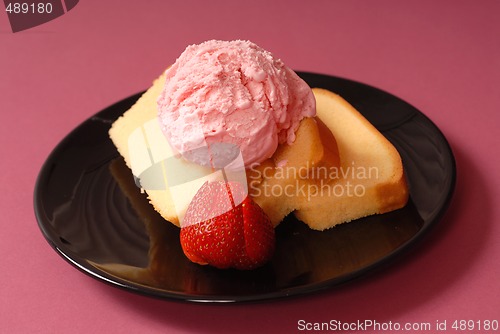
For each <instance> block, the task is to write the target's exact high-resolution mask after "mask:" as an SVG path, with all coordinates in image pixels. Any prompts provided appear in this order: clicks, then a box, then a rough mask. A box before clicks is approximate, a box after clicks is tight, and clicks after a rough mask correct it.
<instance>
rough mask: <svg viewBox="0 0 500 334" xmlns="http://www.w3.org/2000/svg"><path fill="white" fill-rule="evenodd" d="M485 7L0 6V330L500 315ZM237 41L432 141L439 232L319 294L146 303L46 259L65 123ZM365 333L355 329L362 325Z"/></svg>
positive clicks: (494, 64)
mask: <svg viewBox="0 0 500 334" xmlns="http://www.w3.org/2000/svg"><path fill="white" fill-rule="evenodd" d="M499 13H500V2H498V1H494V0H486V1H430V0H426V1H420V0H419V1H416V0H415V1H397V0H394V1H391V0H382V1H359V0H357V1H326V0H325V1H319V0H318V1H284V0H282V1H271V0H252V1H229V0H228V1H221V0H211V1H193V0H182V1H160V0H158V1H123V0H120V1H119V0H113V1H109V0H108V1H98V0H85V1H84V0H82V1H80V3H79V4H78V5H77V6H76V7H75V8H74V9H73V10H71V11H70V12H69V13H67V14H66V15H63V16H62V17H60V18H58V19H56V20H54V21H51V22H49V23H47V24H44V25H41V26H39V27H36V28H33V29H30V30H27V31H24V32H19V33H16V34H13V33H12V32H11V30H10V27H9V24H8V21H7V15H6V14H5V13H0V115H1V122H0V139H1V140H0V149H1V151H0V154H1V158H0V184H1V191H0V213H1V215H0V221H1V224H2V225H1V226H2V230H1V234H0V254H1V258H0V268H2V275H1V276H0V332H2V333H78V332H82V333H101V332H110V333H116V332H127V333H129V332H130V333H189V332H203V333H224V332H228V333H233V332H241V333H254V332H274V333H281V332H287V333H290V332H295V331H297V323H298V321H299V320H300V319H303V320H306V321H308V322H328V321H330V320H332V319H333V320H339V321H342V322H349V321H356V320H365V319H371V320H376V321H378V322H389V321H391V322H393V323H394V322H399V323H406V322H430V323H431V324H433V326H434V325H435V323H436V321H444V320H447V321H448V329H450V326H451V322H452V321H453V320H455V319H459V320H460V319H464V320H469V319H470V320H476V321H477V320H493V319H496V320H500V313H499V310H500V298H498V296H499V295H500V294H499V290H500V288H499V284H498V278H499V273H500V269H499V268H500V266H499V260H500V256H499V252H500V242H499V232H500V224H499V223H500V212H499V209H498V206H497V205H496V203H498V202H499V199H500V198H499V196H500V191H499V189H500V177H499V171H498V170H499V167H500V156H499V154H498V153H499V149H498V147H499V145H500V140H499V131H498V126H499V125H500V122H499V121H500V116H499V114H500V98H499V96H500V94H499V87H500V37H499V36H500V21H499V19H498V15H499ZM212 38H217V39H237V38H240V39H250V40H252V41H253V42H255V43H257V44H259V45H260V46H262V47H263V48H265V49H268V50H270V51H271V52H273V53H274V54H275V55H276V56H278V57H280V58H281V59H283V60H284V61H285V63H286V64H288V65H289V66H290V67H292V68H294V69H296V70H303V71H311V72H319V73H324V74H330V75H337V76H341V77H347V78H350V79H354V80H358V81H361V82H364V83H368V84H371V85H374V86H376V87H379V88H382V89H384V90H386V91H389V92H391V93H393V94H395V95H397V96H399V97H401V98H402V99H404V100H406V101H408V102H409V103H411V104H413V105H414V106H416V107H417V108H418V109H420V110H422V111H423V112H424V113H425V114H426V115H428V116H429V117H430V118H431V119H432V120H433V121H434V122H435V123H436V124H437V125H438V126H439V127H440V128H441V129H442V131H443V132H444V134H445V135H446V137H447V138H448V140H449V142H450V144H451V146H452V147H453V150H454V153H455V155H456V160H457V165H458V183H457V189H456V194H455V197H454V200H453V202H452V204H451V207H450V209H449V211H448V213H447V214H446V216H445V218H444V219H443V221H442V223H441V224H439V225H438V227H437V228H436V229H435V230H433V231H432V233H431V234H430V235H428V237H427V238H426V239H425V240H424V241H423V242H422V243H421V244H420V245H419V246H418V247H417V248H416V249H414V251H412V252H411V253H410V254H408V255H407V256H405V257H404V258H402V259H401V260H400V261H398V262H396V263H394V264H393V265H391V266H390V267H388V268H386V269H385V270H383V271H381V272H378V273H376V274H373V275H370V276H368V277H365V278H363V279H360V280H357V281H355V282H352V283H349V284H347V285H344V286H342V287H339V288H336V289H331V290H328V291H325V292H322V293H320V294H315V295H310V296H306V297H301V298H292V299H288V300H282V301H279V302H267V303H257V304H246V305H225V306H213V305H193V304H185V303H178V302H171V301H162V300H156V299H150V298H146V297H143V296H139V295H135V294H131V293H128V292H125V291H121V290H118V289H115V288H111V287H109V286H107V285H105V284H103V283H101V282H98V281H96V280H94V279H92V278H90V277H88V276H86V275H84V274H82V273H81V272H79V271H78V270H76V269H74V268H73V267H72V266H70V265H69V264H67V263H66V262H65V261H64V260H63V259H62V258H61V257H60V256H58V255H57V254H56V253H55V252H54V251H53V250H52V249H51V247H50V246H49V245H48V243H47V242H46V241H45V239H44V237H43V236H42V234H41V232H40V230H39V228H38V226H37V223H36V220H35V216H34V213H33V204H32V202H33V188H34V184H35V178H36V176H37V174H38V172H39V169H40V167H41V165H42V164H43V162H44V161H45V159H46V158H47V156H48V154H49V153H50V152H51V150H52V149H53V148H54V147H55V145H56V144H57V143H58V142H59V141H60V140H61V139H62V138H63V137H64V136H65V135H66V134H67V133H68V132H69V131H71V130H72V129H73V128H74V127H76V126H77V125H79V124H80V123H81V122H82V121H84V120H85V119H87V118H88V117H90V116H91V115H93V114H94V113H96V112H97V111H99V110H102V109H103V108H105V107H106V106H108V105H110V104H112V103H114V102H116V101H118V100H120V99H122V98H124V97H127V96H129V95H131V94H134V93H136V92H138V91H140V90H143V89H145V88H147V87H148V86H149V84H150V82H151V81H152V80H153V78H155V77H156V76H158V75H159V74H160V72H161V71H162V70H164V69H165V67H166V66H168V65H169V64H171V63H172V62H173V61H175V59H176V57H177V56H178V55H179V54H180V53H181V52H182V51H183V49H184V48H185V47H186V46H187V45H188V44H192V43H198V42H202V41H204V40H207V39H212ZM366 332H369V331H365V333H366Z"/></svg>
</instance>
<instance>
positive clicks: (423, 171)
mask: <svg viewBox="0 0 500 334" xmlns="http://www.w3.org/2000/svg"><path fill="white" fill-rule="evenodd" d="M299 75H300V76H301V77H302V78H304V79H305V80H306V81H307V82H308V83H309V85H310V86H311V87H322V88H326V89H329V90H331V91H334V92H337V93H339V94H340V95H342V96H343V97H344V98H345V99H346V100H347V101H349V102H350V103H351V104H353V105H354V107H356V108H357V109H358V110H359V111H360V112H361V113H363V114H364V115H365V117H366V118H367V119H368V120H369V121H370V122H372V123H373V124H374V125H375V126H376V127H377V128H378V129H379V130H380V131H381V132H382V133H383V134H384V135H385V136H386V137H387V138H388V139H389V140H390V141H391V142H392V143H393V144H394V145H395V147H396V148H397V149H398V151H399V152H400V154H401V156H402V159H403V163H404V167H405V170H406V173H407V178H408V182H409V186H410V201H409V203H408V205H407V206H406V207H405V208H403V209H400V210H397V211H394V212H391V213H387V214H384V215H376V216H371V217H368V218H364V219H359V220H357V221H354V222H351V223H349V224H343V225H340V226H338V227H336V228H333V229H330V230H327V231H324V232H317V231H312V230H310V229H309V228H308V227H306V226H305V225H304V224H302V223H300V222H298V221H297V220H296V219H295V218H294V217H293V215H291V216H290V217H288V218H286V221H284V222H283V223H282V224H280V226H279V227H278V228H277V230H276V236H277V245H276V247H277V249H276V253H275V256H274V258H273V259H272V261H271V262H270V263H269V264H267V265H266V266H264V267H262V268H260V269H257V270H254V271H250V272H240V271H236V270H218V269H214V268H210V267H206V266H199V265H196V264H193V263H191V262H189V261H188V260H187V259H186V258H185V257H184V255H183V253H182V250H181V248H180V244H179V230H178V228H176V227H174V226H173V225H172V224H170V223H166V222H165V221H164V220H163V219H162V218H161V217H159V215H158V214H157V213H156V212H155V211H154V210H153V209H152V208H151V207H150V205H149V204H148V203H147V200H146V199H145V197H144V195H143V194H141V193H140V191H139V190H138V189H137V188H136V187H135V185H134V180H133V178H132V174H131V172H130V171H129V170H128V169H127V167H126V166H125V164H124V162H123V160H122V159H121V157H120V156H119V154H118V153H117V151H116V149H115V147H114V146H113V144H112V143H111V141H110V139H109V138H108V129H109V127H110V125H111V123H112V122H113V121H114V120H115V119H116V118H117V117H119V116H120V115H121V114H122V113H123V112H124V111H126V110H127V109H128V108H129V107H130V106H131V105H132V104H133V103H134V102H135V101H136V100H137V99H138V97H139V96H140V95H141V94H142V93H141V94H136V95H134V96H131V97H129V98H127V99H125V100H123V101H121V102H118V103H116V104H114V105H112V106H111V107H109V108H106V109H105V110H103V111H101V112H99V113H97V114H96V115H95V116H93V117H91V118H90V119H88V120H87V121H85V122H84V123H83V124H81V125H80V126H79V127H78V128H76V129H75V130H74V131H73V132H71V133H70V134H69V135H68V136H67V137H66V138H65V139H64V140H63V141H62V142H61V143H60V144H59V145H58V146H57V147H56V148H55V149H54V151H53V152H52V153H51V155H50V156H49V158H48V159H47V161H46V162H45V164H44V165H43V167H42V169H41V172H40V175H39V177H38V180H37V184H36V188H35V196H34V204H35V213H36V217H37V219H38V223H39V226H40V228H41V230H42V232H43V234H44V236H45V238H46V239H47V240H48V242H49V243H50V245H51V246H52V247H53V248H54V249H55V250H56V251H57V252H58V253H59V254H60V255H61V256H62V257H64V258H65V259H66V260H67V261H68V262H70V263H71V264H72V265H74V266H75V267H77V268H78V269H80V270H82V271H83V272H84V273H86V274H89V275H90V276H92V277H94V278H96V279H98V280H101V281H104V282H106V283H109V284H111V285H114V286H117V287H120V288H124V289H126V290H129V291H133V292H139V293H143V294H146V295H150V296H155V297H162V298H168V299H176V300H187V301H209V302H241V301H255V300H266V299H276V298H281V297H287V296H292V295H301V294H306V293H311V292H315V291H318V290H321V289H324V288H327V287H332V286H335V285H338V284H340V283H344V282H346V281H348V280H350V279H352V278H354V277H359V276H361V275H363V274H365V273H367V272H368V271H370V270H372V269H374V268H376V267H380V266H381V265H382V264H385V263H387V262H388V261H389V260H391V259H393V258H394V257H395V256H396V255H397V254H399V253H401V252H402V251H403V250H405V249H407V248H408V247H410V246H411V245H413V244H415V242H416V241H417V240H419V239H420V238H421V237H422V235H423V234H424V233H425V232H426V231H428V230H429V228H430V227H432V226H433V225H435V224H436V223H437V222H438V221H439V220H440V218H441V217H442V215H443V213H444V211H445V210H446V208H447V206H448V204H449V202H450V200H451V196H452V193H453V189H454V186H455V175H456V172H455V161H454V158H453V154H452V152H451V149H450V146H449V145H448V143H447V141H446V139H445V138H444V136H443V134H442V133H441V132H440V131H439V129H438V128H437V127H436V126H435V125H434V124H433V123H432V122H431V121H430V120H429V119H428V118H427V117H426V116H424V115H423V114H422V113H421V112H419V111H418V110H416V109H415V108H414V107H412V106H411V105H409V104H407V103H406V102H404V101H402V100H401V99H399V98H397V97H395V96H393V95H391V94H388V93H386V92H383V91H381V90H379V89H376V88H373V87H370V86H367V85H364V84H361V83H358V82H354V81H350V80H346V79H342V78H337V77H331V76H326V75H320V74H312V73H299Z"/></svg>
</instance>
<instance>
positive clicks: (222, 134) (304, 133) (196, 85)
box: [109, 40, 408, 269]
mask: <svg viewBox="0 0 500 334" xmlns="http://www.w3.org/2000/svg"><path fill="white" fill-rule="evenodd" d="M109 134H110V137H111V139H112V141H113V143H114V144H115V146H116V147H117V149H118V152H119V153H120V154H121V155H122V156H123V158H124V160H125V162H126V164H127V166H128V167H129V168H130V169H131V170H132V173H133V175H134V177H135V179H136V183H137V185H138V186H139V187H140V188H141V189H142V190H144V191H145V192H146V193H147V195H148V198H149V201H150V203H151V204H152V205H153V207H154V208H155V210H156V211H158V212H159V214H160V215H161V216H162V217H163V218H164V219H165V220H167V221H169V222H171V223H173V224H174V225H177V226H178V227H180V228H181V231H180V239H181V244H182V248H183V250H184V253H185V254H186V256H187V257H188V258H189V259H190V260H191V261H193V262H196V263H199V264H210V265H213V266H215V267H218V268H229V267H232V268H237V269H253V268H256V267H258V266H261V265H263V264H264V263H266V262H267V261H268V260H269V259H270V258H271V257H272V254H273V250H274V227H276V226H277V225H278V224H280V222H281V221H283V219H284V218H285V217H286V216H287V215H289V214H294V215H295V216H296V217H297V218H298V219H299V220H301V221H303V222H304V223H305V224H307V225H308V226H309V227H310V228H312V229H315V230H325V229H328V228H331V227H333V226H335V225H338V224H341V223H344V222H349V221H351V220H354V219H357V218H361V217H365V216H368V215H372V214H380V213H385V212H388V211H392V210H395V209H399V208H401V207H403V206H404V205H405V204H406V202H407V199H408V189H407V185H406V181H405V176H404V170H403V165H402V162H401V158H400V156H399V154H398V152H397V150H396V149H395V148H394V146H393V145H392V144H391V143H390V142H389V141H388V140H387V139H386V138H385V137H384V136H383V135H382V134H381V133H380V132H379V131H378V130H376V129H375V127H374V126H373V125H371V124H370V123H369V122H368V121H367V120H366V119H365V118H364V117H363V116H362V115H361V114H360V113H359V112H358V111H357V110H356V109H355V108H354V107H352V106H351V105H350V104H349V103H348V102H347V101H345V100H344V99H342V97H340V96H339V95H337V94H334V93H333V92H330V91H327V90H324V89H319V88H313V89H311V88H310V87H309V86H308V85H307V84H306V83H305V82H304V81H303V80H302V79H301V78H300V77H299V76H298V75H297V74H296V73H295V72H293V71H292V70H291V69H290V68H288V67H287V66H286V65H285V64H284V63H283V62H282V61H281V60H279V59H277V58H275V57H274V56H273V55H272V54H271V53H269V52H268V51H265V50H263V49H262V48H260V47H258V46H257V45H255V44H253V43H251V42H249V41H215V40H212V41H207V42H204V43H201V44H199V45H191V46H188V47H187V48H186V50H185V51H184V52H183V53H182V54H181V55H180V57H179V58H178V59H177V60H176V62H175V63H174V64H173V65H172V66H171V67H169V68H168V69H167V70H166V71H165V72H164V73H163V74H162V75H160V77H159V78H158V79H156V81H155V82H154V83H153V85H152V86H151V87H150V88H149V89H148V90H147V91H146V92H145V93H144V94H143V95H142V97H141V98H140V99H139V100H138V101H137V102H136V104H135V105H134V106H132V107H131V108H130V109H129V110H128V111H127V112H125V113H124V114H123V116H121V117H120V118H119V119H118V120H116V121H115V122H114V123H113V125H112V127H111V129H110V131H109Z"/></svg>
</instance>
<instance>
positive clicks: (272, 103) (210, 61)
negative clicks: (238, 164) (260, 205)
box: [158, 40, 316, 166]
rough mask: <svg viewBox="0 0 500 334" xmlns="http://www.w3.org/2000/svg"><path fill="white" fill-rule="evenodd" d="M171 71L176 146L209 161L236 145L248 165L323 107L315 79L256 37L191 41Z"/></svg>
mask: <svg viewBox="0 0 500 334" xmlns="http://www.w3.org/2000/svg"><path fill="white" fill-rule="evenodd" d="M165 74H166V82H165V87H164V89H163V91H162V93H161V96H160V97H159V99H158V110H159V121H160V125H161V128H162V131H163V133H164V134H165V136H166V137H167V139H168V141H169V143H170V145H171V146H172V147H173V148H174V149H175V150H177V151H178V152H179V153H181V154H182V155H183V156H185V157H186V158H187V159H189V160H191V161H194V162H196V163H199V164H202V165H211V164H212V165H213V160H214V158H215V159H217V158H221V157H220V156H221V155H225V154H226V155H234V151H233V152H232V153H231V151H232V150H231V148H232V147H235V148H237V149H238V150H239V151H241V154H242V156H243V160H244V164H245V166H250V165H251V164H253V163H260V162H262V161H264V160H265V159H267V158H269V157H271V156H272V155H273V153H274V152H275V151H276V148H277V147H278V143H285V142H286V143H288V144H291V143H293V141H294V140H295V131H296V130H297V128H298V126H299V122H300V120H301V119H302V118H304V117H312V116H314V115H315V114H316V107H315V99H314V96H313V94H312V92H311V89H310V87H309V86H308V85H307V84H306V83H305V82H304V81H303V80H302V79H301V78H299V76H298V75H297V74H296V73H295V72H293V71H292V70H291V69H290V68H288V67H287V66H285V65H284V64H283V62H282V61H281V60H279V59H277V58H275V57H274V56H273V55H272V54H271V53H270V52H268V51H265V50H263V49H262V48H260V47H259V46H257V45H255V44H253V43H251V42H249V41H239V40H238V41H216V40H212V41H207V42H204V43H202V44H199V45H191V46H188V47H187V48H186V50H185V51H184V52H183V53H182V54H181V55H180V57H179V58H178V59H177V61H176V62H175V64H174V65H173V66H171V67H170V68H169V69H167V71H166V73H165ZM221 144H222V145H221ZM203 148H208V149H207V150H203ZM193 152H197V153H193ZM200 152H202V153H200ZM203 152H204V153H203ZM222 160H224V159H223V158H222Z"/></svg>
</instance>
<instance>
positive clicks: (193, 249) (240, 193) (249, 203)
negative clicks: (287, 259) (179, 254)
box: [180, 181, 275, 270]
mask: <svg viewBox="0 0 500 334" xmlns="http://www.w3.org/2000/svg"><path fill="white" fill-rule="evenodd" d="M180 238H181V245H182V249H183V251H184V254H186V256H187V257H188V258H189V259H190V260H191V261H193V262H195V263H198V264H209V265H211V266H214V267H217V268H221V269H225V268H236V269H241V270H249V269H254V268H257V267H260V266H262V265H263V264H265V263H266V262H267V261H269V260H270V258H271V257H272V255H273V253H274V243H275V237H274V227H273V225H272V224H271V222H270V221H269V218H268V217H267V215H266V214H265V212H264V211H263V210H262V208H261V207H260V206H258V205H257V204H256V203H255V202H254V201H253V200H252V198H250V197H249V196H248V194H247V193H246V191H245V189H244V187H243V186H242V185H241V184H240V183H237V182H224V181H214V182H206V183H205V184H203V186H202V187H201V188H200V190H198V192H197V193H196V195H195V196H194V198H193V200H192V201H191V203H190V204H189V206H188V209H187V211H186V215H185V216H184V220H183V224H182V229H181V233H180Z"/></svg>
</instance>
